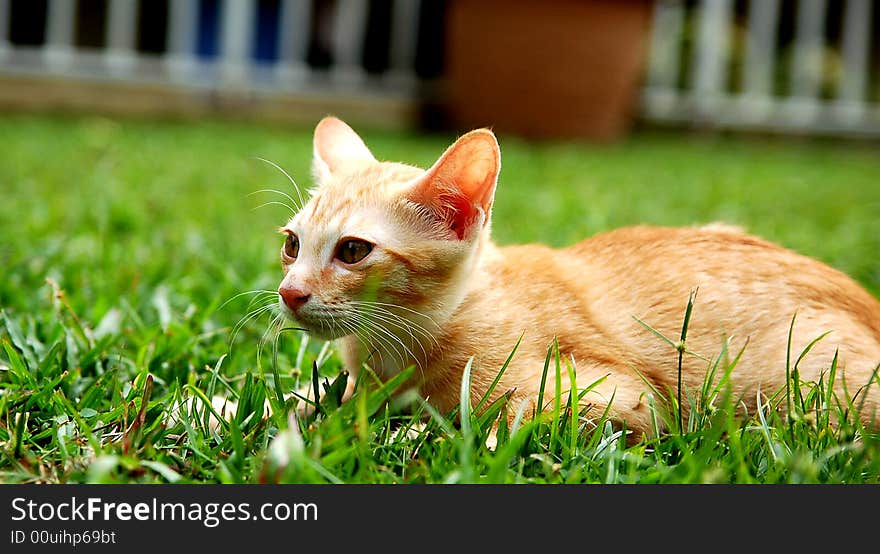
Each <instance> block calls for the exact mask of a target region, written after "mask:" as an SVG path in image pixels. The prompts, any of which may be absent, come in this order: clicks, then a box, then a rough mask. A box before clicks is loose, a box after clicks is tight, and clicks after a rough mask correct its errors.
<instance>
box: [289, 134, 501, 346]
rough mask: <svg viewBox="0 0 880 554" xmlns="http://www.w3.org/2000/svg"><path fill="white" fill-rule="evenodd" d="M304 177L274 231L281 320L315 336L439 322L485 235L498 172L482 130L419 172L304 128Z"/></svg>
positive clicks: (355, 143)
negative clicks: (298, 198) (309, 145)
mask: <svg viewBox="0 0 880 554" xmlns="http://www.w3.org/2000/svg"><path fill="white" fill-rule="evenodd" d="M312 169H313V174H314V177H315V181H316V185H317V186H316V187H315V188H314V189H313V191H312V193H311V198H310V199H309V201H308V202H307V203H306V204H305V206H304V207H303V208H302V209H301V210H300V211H299V212H298V213H297V214H296V215H295V216H294V217H293V218H292V219H291V220H290V221H289V222H288V223H287V224H286V225H285V226H284V227H282V228H281V231H282V232H283V233H284V234H286V235H287V237H286V240H285V242H284V245H283V247H282V250H281V263H282V268H283V271H284V278H283V279H282V281H281V284H280V286H279V289H278V292H279V294H280V299H279V303H280V305H281V309H282V311H283V312H284V313H285V314H286V315H287V316H288V317H289V318H290V319H292V320H293V321H295V322H296V323H297V324H298V326H300V327H302V328H304V329H306V330H308V331H309V332H310V333H312V334H314V335H316V336H318V337H321V338H325V339H331V338H338V337H342V336H346V335H350V334H353V333H355V332H360V331H361V330H362V327H363V325H364V324H365V323H367V322H373V323H375V322H384V323H385V325H383V327H384V328H385V331H390V332H391V333H394V334H398V332H403V333H406V330H405V328H406V326H407V321H411V322H412V323H413V324H414V325H421V326H422V327H424V325H425V321H430V322H432V324H433V325H442V321H443V320H445V319H446V318H447V317H448V316H449V315H450V313H451V312H452V310H454V309H455V307H456V306H457V305H458V304H459V303H460V302H461V299H462V296H463V294H464V290H465V283H466V281H467V279H468V278H469V277H470V275H471V273H472V270H473V268H474V265H475V263H476V262H477V260H478V258H479V253H480V251H481V248H482V245H483V243H484V242H485V241H486V240H487V238H488V234H489V217H490V213H491V209H492V201H493V198H494V194H495V185H496V183H497V179H498V172H499V170H500V151H499V148H498V142H497V141H496V140H495V136H494V135H493V134H492V132H491V131H489V130H485V129H480V130H476V131H471V132H470V133H468V134H466V135H464V136H462V137H461V138H459V139H458V140H457V141H456V142H455V143H454V144H453V145H452V146H450V147H449V148H448V149H447V150H446V152H445V153H444V154H443V155H442V156H441V157H440V158H439V159H438V160H437V162H436V163H434V165H433V166H431V168H429V169H428V170H423V169H420V168H417V167H413V166H410V165H405V164H401V163H393V162H379V161H377V160H376V159H375V158H374V157H373V155H372V154H371V153H370V150H369V149H368V148H367V147H366V145H365V144H364V142H363V141H362V140H361V138H360V137H359V136H358V135H357V133H355V132H354V131H353V130H352V129H351V128H350V127H349V126H348V125H346V124H345V123H343V122H342V121H340V120H339V119H336V118H333V117H327V118H325V119H323V120H321V122H320V123H318V126H317V127H316V128H315V135H314V159H313V164H312ZM401 318H403V319H404V320H405V321H403V322H401ZM395 321H396V322H397V323H395ZM395 325H396V326H395Z"/></svg>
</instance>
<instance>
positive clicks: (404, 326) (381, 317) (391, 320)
mask: <svg viewBox="0 0 880 554" xmlns="http://www.w3.org/2000/svg"><path fill="white" fill-rule="evenodd" d="M363 315H364V316H366V317H368V318H373V319H376V320H378V321H382V322H384V323H387V324H389V325H393V326H394V327H396V328H398V329H401V330H403V331H405V332H406V333H407V334H409V338H410V340H411V341H412V342H413V343H416V344H418V345H419V348H420V349H421V350H422V354H423V355H424V356H425V359H426V360H427V359H428V352H427V351H426V350H425V347H424V345H423V344H422V341H420V340H418V339H417V338H416V336H415V335H414V334H413V330H414V327H412V326H410V325H408V322H407V321H406V320H404V319H401V318H397V317H391V316H390V315H386V314H383V313H375V312H374V313H370V314H363ZM415 330H416V331H419V330H418V329H415ZM423 336H424V335H423ZM425 338H430V339H434V337H432V336H430V335H428V336H425ZM434 342H435V343H436V340H434Z"/></svg>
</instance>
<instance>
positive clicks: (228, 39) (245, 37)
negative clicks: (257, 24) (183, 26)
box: [220, 0, 256, 87]
mask: <svg viewBox="0 0 880 554" xmlns="http://www.w3.org/2000/svg"><path fill="white" fill-rule="evenodd" d="M255 12H256V6H255V4H254V1H253V0H223V2H222V4H221V6H220V19H221V23H220V29H221V30H220V53H221V54H220V56H221V62H220V68H221V77H222V80H223V81H224V83H225V84H226V85H228V86H230V87H243V86H244V85H245V84H246V83H247V78H248V68H249V67H250V64H249V63H248V62H249V58H250V53H251V52H250V48H251V45H252V40H251V39H252V37H253V32H254V18H255V16H256V13H255Z"/></svg>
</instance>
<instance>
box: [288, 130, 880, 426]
mask: <svg viewBox="0 0 880 554" xmlns="http://www.w3.org/2000/svg"><path fill="white" fill-rule="evenodd" d="M347 153H352V157H351V160H350V163H349V162H348V161H347V159H346V155H347ZM314 167H315V168H316V171H315V174H316V178H317V179H318V181H319V182H318V186H317V188H316V189H315V190H314V191H313V195H312V198H311V199H310V201H309V202H308V203H307V205H306V206H305V207H304V208H303V209H302V210H301V211H300V212H299V213H298V214H297V215H296V216H294V218H293V219H292V220H291V221H290V222H288V224H287V225H285V227H284V228H283V230H284V232H285V233H294V234H296V235H297V236H298V237H299V240H300V244H301V246H300V255H299V258H298V259H297V260H295V261H288V263H285V264H284V269H285V276H284V279H283V281H282V286H291V287H297V288H298V289H305V290H307V292H308V293H309V294H311V297H310V300H309V302H308V303H306V305H305V306H304V307H303V309H302V310H301V311H300V312H299V313H296V314H295V313H293V312H292V311H291V310H289V309H286V308H285V307H284V305H283V303H282V308H284V309H285V311H286V313H287V315H288V316H290V317H291V318H293V319H294V320H296V321H297V322H298V323H299V324H300V325H302V326H305V327H306V328H307V329H309V330H310V331H311V332H312V333H314V334H316V335H318V336H320V337H323V338H328V339H330V338H334V339H339V342H340V347H341V351H342V354H343V357H344V360H345V364H346V366H347V369H348V370H349V371H350V372H351V373H352V374H355V373H356V372H357V370H358V369H359V368H360V367H361V365H362V364H364V363H366V364H367V365H368V366H370V367H371V368H372V369H374V370H375V371H376V372H377V374H378V375H380V376H382V377H386V378H387V377H388V376H390V375H393V374H394V373H396V372H398V371H401V370H402V369H404V368H405V367H407V366H410V365H415V366H417V372H416V376H417V377H416V383H415V384H416V385H417V386H418V388H419V391H420V392H421V394H422V395H424V396H425V397H426V398H427V399H428V400H429V402H431V403H432V404H434V405H435V406H436V407H437V408H439V409H440V410H441V411H445V410H448V409H451V408H452V407H453V406H454V405H455V404H456V403H457V402H458V400H459V390H460V380H461V376H462V372H463V368H464V366H465V365H466V363H467V361H468V360H469V359H470V358H473V359H474V363H473V370H472V388H471V390H472V395H473V400H474V402H476V401H477V400H478V399H479V398H480V397H482V395H483V394H484V393H485V391H486V390H487V389H488V387H489V385H490V383H491V382H492V381H493V379H494V378H495V377H496V375H497V372H498V371H499V369H500V368H501V367H502V365H503V363H504V361H505V360H506V359H507V357H508V356H509V354H510V352H511V350H512V349H513V347H514V345H515V344H516V343H517V341H518V340H519V339H520V337H522V342H521V344H520V346H519V348H518V350H517V352H516V355H515V356H514V357H513V360H512V362H511V363H510V366H509V367H508V369H507V371H506V373H505V374H504V376H503V377H502V379H501V381H500V383H499V385H498V386H497V388H496V389H495V393H494V397H495V398H497V397H498V396H500V395H502V394H504V393H507V392H509V391H512V393H511V394H512V397H513V398H514V406H515V405H517V403H519V402H522V401H525V402H530V403H534V402H535V401H536V400H537V396H538V390H539V386H540V381H541V374H542V370H543V366H544V360H545V358H546V356H547V351H548V347H549V346H550V345H551V344H552V343H553V341H554V340H555V341H556V342H557V343H558V345H559V351H560V353H561V355H562V356H563V357H564V358H565V359H567V360H572V361H573V364H574V366H575V368H576V375H577V384H578V386H579V387H580V388H583V387H586V386H588V385H590V384H591V383H593V382H595V381H597V380H599V379H602V378H603V377H606V376H607V377H606V378H605V380H604V381H602V382H601V384H599V385H598V386H596V387H595V388H594V389H593V390H592V391H591V392H590V393H588V394H587V395H586V396H585V397H584V403H585V406H589V407H591V411H590V412H589V413H591V414H595V415H598V414H601V413H602V412H603V410H604V409H605V408H606V406H608V403H609V402H611V405H610V413H611V414H612V416H613V417H614V418H615V419H616V420H625V421H626V424H627V426H628V428H630V429H632V430H634V431H635V432H636V436H638V435H640V434H641V433H649V432H650V430H651V423H650V414H649V410H648V398H647V393H649V392H650V390H651V387H652V386H653V387H655V388H656V389H659V390H661V391H664V392H665V391H667V390H674V389H675V387H676V382H677V369H678V368H677V362H678V354H677V352H676V351H675V349H673V348H671V347H670V346H669V344H667V343H665V342H664V341H662V340H660V339H659V338H658V337H657V336H655V335H654V334H653V333H652V332H650V331H649V330H648V329H646V327H645V326H644V325H642V324H641V323H639V322H638V321H637V320H636V318H638V319H639V320H641V321H642V322H644V323H646V324H648V325H650V326H651V327H653V328H654V329H656V330H657V331H659V332H660V333H662V334H663V335H665V336H667V337H670V338H672V339H673V340H676V339H677V337H678V336H679V333H680V331H681V325H682V319H683V316H684V310H685V305H686V302H687V299H688V296H689V294H690V293H691V291H693V290H694V289H698V290H699V292H698V296H697V298H696V303H695V307H694V310H693V314H692V318H691V321H690V325H689V331H688V340H687V349H688V351H689V352H690V353H691V354H686V355H685V356H684V360H683V381H684V384H685V386H686V387H687V388H688V389H689V390H690V391H698V390H699V389H700V387H701V385H702V383H703V380H704V378H705V376H706V370H707V367H708V362H707V361H706V360H707V359H711V358H714V357H715V356H717V355H718V354H719V352H720V351H721V350H722V343H723V342H724V341H727V349H728V352H730V353H731V354H730V355H731V357H733V356H735V355H736V354H737V353H738V352H739V351H740V350H741V349H743V348H744V347H745V348H744V350H743V354H742V358H741V360H740V362H739V364H738V366H737V367H736V369H735V370H734V372H733V374H732V376H731V382H732V386H733V392H734V394H735V395H736V396H737V398H739V399H740V400H741V404H742V405H743V406H744V407H745V408H746V409H748V410H754V408H755V404H756V396H757V395H759V394H763V395H769V394H773V393H775V392H777V391H778V390H780V389H781V388H782V387H783V386H784V384H785V367H786V350H787V341H788V336H789V326H790V324H791V320H792V317H793V316H795V314H797V317H796V321H795V323H794V329H793V333H792V345H791V352H792V357H793V359H794V358H796V357H797V355H798V354H799V353H800V352H801V351H802V350H803V349H804V347H806V346H807V344H808V343H809V342H810V341H812V340H813V339H815V338H817V337H819V336H820V335H822V334H823V333H825V332H828V331H830V332H831V333H830V334H829V335H828V336H827V337H825V338H824V339H823V340H821V341H819V343H818V344H817V345H816V346H815V347H814V348H813V350H812V351H811V352H810V354H809V355H808V356H806V358H805V359H804V360H802V361H801V363H800V366H799V370H800V374H801V376H802V378H803V379H805V380H817V379H819V377H820V374H821V373H822V372H823V371H827V369H828V368H829V365H830V363H831V360H832V358H833V357H834V355H835V352H838V351H839V360H840V363H839V367H840V368H841V373H842V377H840V378H838V380H837V385H838V391H837V392H838V393H840V394H841V395H842V394H844V392H845V390H846V391H848V393H849V395H850V396H852V395H854V394H856V393H858V391H859V390H860V388H862V387H864V386H865V385H867V384H868V383H870V382H871V380H872V375H873V373H874V372H875V371H876V368H877V367H878V364H880V303H878V301H877V300H876V299H875V298H873V297H872V296H871V295H869V294H868V293H867V292H865V290H864V289H862V288H861V287H860V286H859V285H858V284H857V283H856V282H855V281H853V280H852V279H850V278H849V277H847V276H846V275H844V274H842V273H840V272H839V271H837V270H835V269H832V268H830V267H828V266H826V265H824V264H822V263H819V262H817V261H815V260H813V259H810V258H807V257H805V256H801V255H799V254H796V253H794V252H791V251H789V250H786V249H784V248H782V247H780V246H777V245H774V244H772V243H769V242H767V241H764V240H762V239H759V238H756V237H753V236H750V235H748V234H746V233H744V232H743V231H741V230H740V229H739V228H736V227H731V226H726V225H720V224H713V225H708V226H705V227H695V228H675V229H673V228H656V227H631V228H626V229H621V230H617V231H613V232H609V233H604V234H601V235H598V236H595V237H592V238H590V239H587V240H585V241H583V242H580V243H578V244H575V245H573V246H570V247H568V248H563V249H558V250H555V249H550V248H547V247H545V246H540V245H522V246H507V247H498V246H496V245H495V244H493V243H492V241H491V240H490V238H489V234H490V233H489V230H490V215H491V207H492V202H493V198H494V192H495V184H496V180H497V176H498V171H499V169H500V151H499V149H498V144H497V142H496V141H495V137H494V135H492V133H491V132H490V131H487V130H478V131H473V132H471V133H468V134H466V135H464V136H463V137H462V138H460V139H459V140H458V141H457V142H456V143H455V144H454V145H452V146H451V147H450V148H449V149H448V150H447V151H446V153H444V154H443V156H441V157H440V159H439V160H438V162H437V163H436V164H434V166H433V167H432V168H430V169H429V170H422V169H419V168H415V167H412V166H408V165H404V164H398V163H390V162H378V161H376V160H375V159H374V158H373V157H372V154H370V153H369V150H368V149H367V148H366V146H364V145H363V142H362V141H361V140H360V138H359V137H358V136H357V135H356V134H355V133H354V131H352V130H351V129H350V128H349V127H348V126H347V125H345V124H344V123H342V122H341V121H339V120H338V119H335V118H325V120H323V121H322V122H321V123H320V124H319V125H318V127H317V128H316V132H315V164H314ZM346 237H348V238H350V237H355V238H358V239H363V240H366V241H368V242H370V243H371V244H373V245H374V247H373V251H372V252H371V253H370V254H369V255H368V256H367V257H366V258H364V260H362V261H360V262H358V263H357V264H353V265H351V266H346V265H345V264H342V263H341V262H339V260H338V259H335V258H334V254H333V253H334V248H335V245H336V244H337V243H338V242H339V241H340V240H342V239H344V238H346ZM371 301H372V302H373V304H369V305H368V304H363V302H371ZM358 302H361V304H358ZM365 318H366V319H365ZM368 320H369V321H368ZM701 356H702V357H701ZM549 373H550V374H549V376H548V382H547V385H546V390H547V391H553V390H554V388H555V383H554V382H553V379H554V376H553V373H554V372H553V371H551V372H549ZM563 379H564V381H563V383H561V384H560V385H561V387H562V389H563V390H567V389H568V388H569V387H570V384H569V379H568V377H567V374H566V373H565V372H564V373H563ZM844 388H845V390H844ZM876 389H877V386H876V384H875V385H874V386H873V387H869V388H868V390H867V392H865V391H862V392H861V393H859V394H860V398H859V399H860V400H864V410H863V413H862V417H863V418H864V419H865V421H871V420H872V418H873V416H874V414H875V412H876V410H877V408H878V401H880V395H878V392H877V390H876ZM548 398H549V395H548ZM612 399H613V400H612ZM657 400H658V401H659V399H657ZM684 409H685V411H686V410H687V405H685V406H684Z"/></svg>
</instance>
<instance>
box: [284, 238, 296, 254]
mask: <svg viewBox="0 0 880 554" xmlns="http://www.w3.org/2000/svg"><path fill="white" fill-rule="evenodd" d="M284 255H285V256H287V257H288V258H293V259H294V260H295V259H296V257H297V256H299V239H298V238H296V235H287V240H285V241H284Z"/></svg>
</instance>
